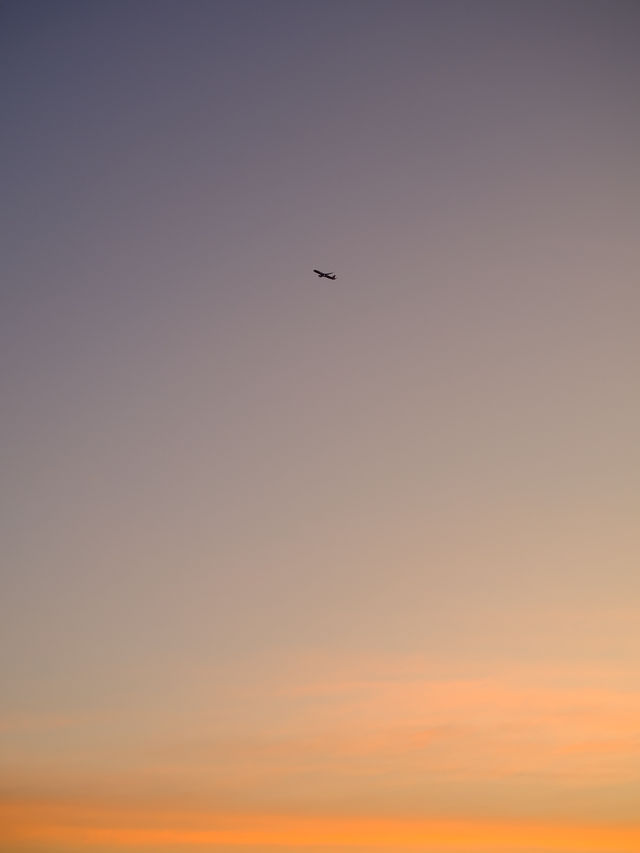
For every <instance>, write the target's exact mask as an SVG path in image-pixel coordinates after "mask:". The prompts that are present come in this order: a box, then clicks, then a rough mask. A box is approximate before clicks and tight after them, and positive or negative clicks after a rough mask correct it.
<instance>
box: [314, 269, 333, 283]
mask: <svg viewBox="0 0 640 853" xmlns="http://www.w3.org/2000/svg"><path fill="white" fill-rule="evenodd" d="M314 273H315V274H316V275H317V276H318V277H319V278H330V279H331V281H335V280H336V274H335V273H334V272H320V270H314Z"/></svg>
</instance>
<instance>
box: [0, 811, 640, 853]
mask: <svg viewBox="0 0 640 853" xmlns="http://www.w3.org/2000/svg"><path fill="white" fill-rule="evenodd" d="M0 816H1V817H2V825H3V826H4V827H5V829H4V830H3V836H1V837H2V838H3V840H4V842H5V843H7V844H23V843H29V844H31V845H32V847H33V849H38V850H46V849H48V845H67V846H68V849H74V848H75V849H83V850H92V849H100V848H104V847H105V846H109V847H118V849H121V848H123V847H141V848H148V847H150V848H152V849H157V848H162V847H163V846H165V845H179V846H180V848H181V849H183V848H191V847H194V848H197V849H203V848H204V849H207V848H210V849H212V850H214V849H221V848H224V847H236V846H239V847H242V846H245V845H253V846H255V847H256V848H257V849H261V848H262V847H264V848H265V849H267V848H268V847H269V846H270V845H271V846H272V845H278V846H279V847H281V848H283V849H300V848H301V847H302V848H306V847H309V848H317V847H320V846H322V845H330V846H334V847H335V846H339V847H341V848H344V849H346V850H350V849H353V850H361V849H362V848H368V849H371V848H373V849H380V850H393V851H400V850H407V851H410V850H418V849H419V850H420V851H422V853H431V851H433V853H438V851H442V850H449V851H457V853H494V851H497V850H507V851H509V853H519V851H523V853H525V851H530V850H531V849H536V850H539V851H540V853H565V852H566V853H568V851H571V853H576V851H595V850H602V849H615V850H616V851H618V853H636V851H637V850H638V849H639V848H640V824H638V823H629V824H617V825H613V824H602V823H597V822H591V823H577V822H572V823H566V822H553V821H542V822H532V821H525V822H523V821H496V820H494V821H487V820H464V819H462V818H458V819H447V820H442V819H424V818H423V819H415V818H414V819H410V818H375V817H370V816H362V815H359V816H353V815H352V816H336V815H332V814H324V815H317V814H316V815H309V814H306V815H305V814H286V813H277V814H274V813H264V812H238V811H236V812H216V811H215V810H209V811H197V810H191V811H185V810H171V809H166V808H164V809H162V808H156V809H153V808H147V809H144V810H134V809H132V808H130V807H129V808H126V807H123V806H122V804H118V802H117V801H116V802H88V801H86V800H82V801H78V802H74V801H69V800H63V799H50V800H47V801H41V800H40V801H28V800H13V801H11V802H8V803H5V804H3V805H2V806H1V807H0ZM49 849H50V848H49Z"/></svg>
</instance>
